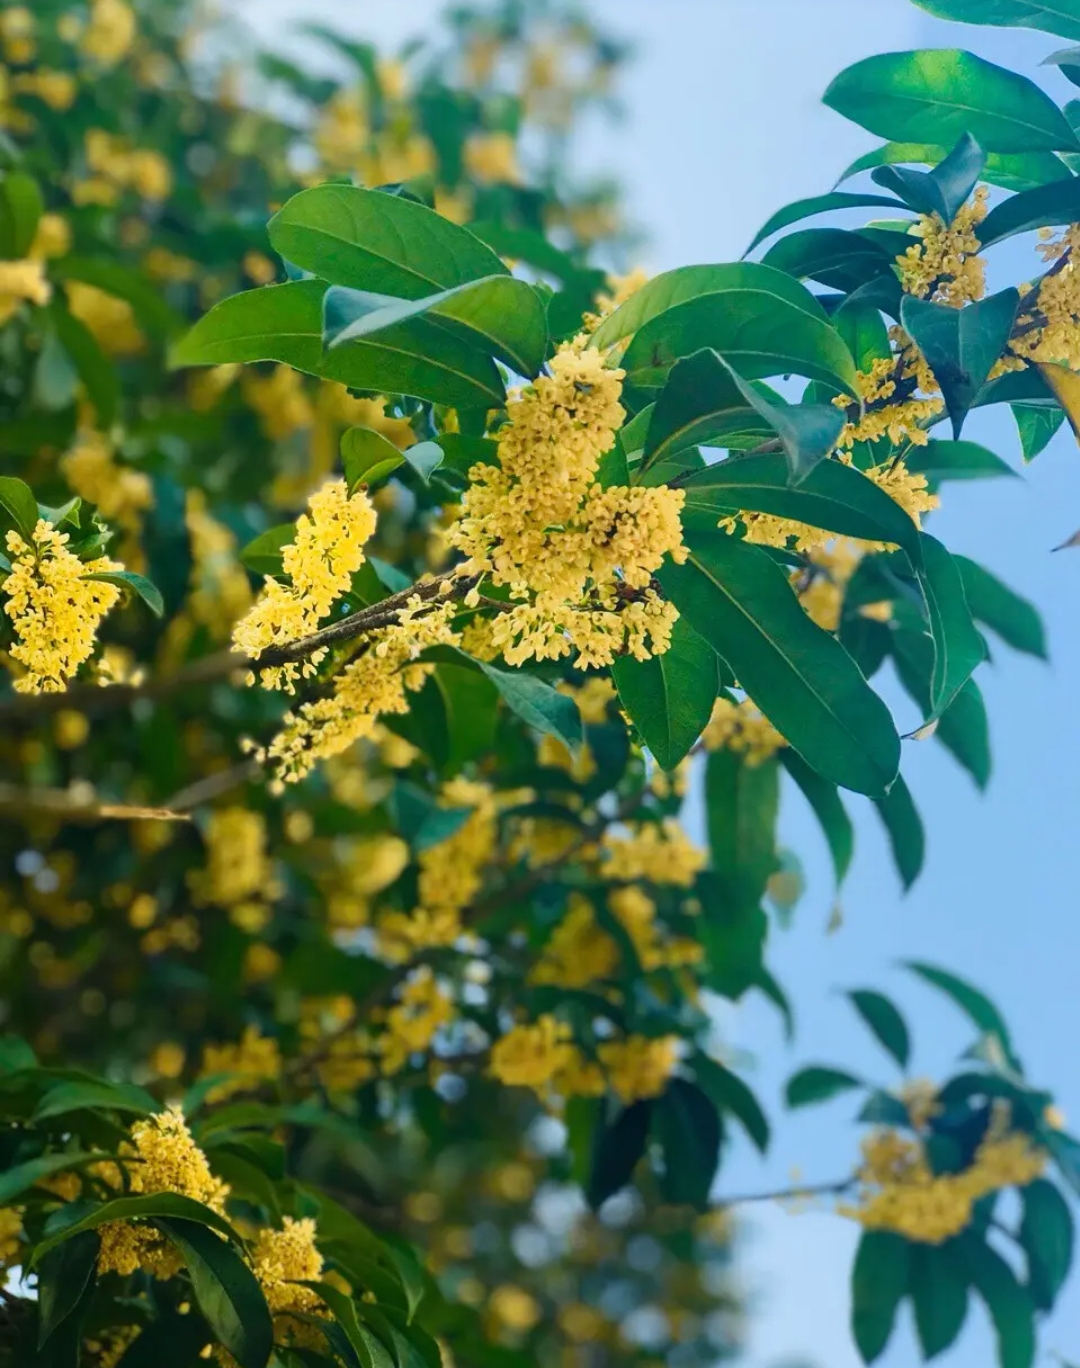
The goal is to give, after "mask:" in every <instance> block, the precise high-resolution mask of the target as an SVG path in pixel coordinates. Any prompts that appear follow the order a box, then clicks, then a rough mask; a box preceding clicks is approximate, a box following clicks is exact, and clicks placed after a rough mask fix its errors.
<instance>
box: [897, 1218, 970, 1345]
mask: <svg viewBox="0 0 1080 1368" xmlns="http://www.w3.org/2000/svg"><path fill="white" fill-rule="evenodd" d="M910 1290H911V1300H912V1302H913V1304H914V1307H915V1328H916V1329H917V1330H918V1332H919V1344H920V1345H921V1346H922V1352H923V1358H924V1359H932V1358H937V1356H938V1354H942V1353H944V1352H945V1350H946V1349H948V1347H949V1346H950V1345H951V1344H952V1343H954V1341H955V1340H956V1338H957V1336H958V1335H959V1334H960V1331H961V1330H962V1329H963V1328H964V1320H965V1318H966V1316H967V1304H968V1279H967V1265H966V1264H965V1262H964V1259H963V1256H962V1254H961V1252H960V1250H959V1249H957V1248H956V1247H955V1245H954V1244H952V1243H949V1244H946V1245H927V1244H915V1245H912V1249H911V1275H910Z"/></svg>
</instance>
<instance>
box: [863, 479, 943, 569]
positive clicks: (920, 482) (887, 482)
mask: <svg viewBox="0 0 1080 1368" xmlns="http://www.w3.org/2000/svg"><path fill="white" fill-rule="evenodd" d="M866 475H867V478H868V479H871V480H873V482H874V484H876V485H877V487H878V488H879V489H883V490H884V491H885V493H886V494H888V496H889V498H890V499H892V500H894V501H895V502H896V503H898V504H899V505H900V507H901V508H902V509H903V510H904V512H905V513H906V514H907V515H908V517H909V518H910V519H911V521H912V522H913V523H914V524H915V526H916V527H921V526H922V515H923V514H924V513H932V512H933V511H934V509H935V508H939V507H940V506H941V500H940V499H939V498H938V496H937V495H936V494H931V492H930V488H929V483H928V481H927V478H926V476H925V475H913V474H912V473H911V471H910V470H908V468H907V466H906V465H905V464H904V463H903V461H891V462H889V463H887V464H886V465H879V466H874V468H873V469H872V470H868V471H867V472H866ZM862 545H863V547H864V549H866V550H882V549H884V548H885V547H886V546H887V545H888V543H887V542H863V543H862Z"/></svg>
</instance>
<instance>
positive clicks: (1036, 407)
mask: <svg viewBox="0 0 1080 1368" xmlns="http://www.w3.org/2000/svg"><path fill="white" fill-rule="evenodd" d="M1012 412H1013V417H1014V418H1015V419H1016V430H1017V432H1018V433H1019V434H1020V449H1021V451H1022V452H1023V454H1024V460H1025V461H1033V460H1034V459H1035V457H1036V456H1038V455H1039V453H1040V452H1042V451H1045V450H1046V448H1047V447H1048V446H1049V445H1050V442H1051V441H1052V439H1053V438H1054V437H1055V436H1056V435H1057V433H1058V431H1059V430H1060V428H1061V425H1062V423H1064V421H1065V414H1064V413H1063V412H1062V410H1061V409H1059V408H1057V407H1054V408H1051V407H1050V406H1049V405H1047V404H1024V403H1020V404H1013V405H1012Z"/></svg>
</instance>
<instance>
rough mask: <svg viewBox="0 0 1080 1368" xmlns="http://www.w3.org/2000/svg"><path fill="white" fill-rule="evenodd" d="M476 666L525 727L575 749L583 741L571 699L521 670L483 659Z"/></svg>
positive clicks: (578, 715) (579, 722)
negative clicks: (508, 668)
mask: <svg viewBox="0 0 1080 1368" xmlns="http://www.w3.org/2000/svg"><path fill="white" fill-rule="evenodd" d="M477 664H478V665H479V666H480V669H481V670H482V671H483V672H484V674H485V675H487V677H488V679H490V680H491V682H492V683H493V684H494V685H495V687H496V689H498V691H499V693H500V695H501V696H502V700H503V702H504V703H505V704H506V705H507V707H508V708H510V710H511V711H512V712H515V713H517V715H518V717H520V718H521V720H522V721H523V722H524V723H525V725H526V726H529V727H535V728H536V730H537V731H538V732H540V733H541V734H542V735H545V736H554V737H555V738H556V739H557V740H559V741H561V742H562V743H563V744H564V745H565V746H568V747H569V748H570V749H571V750H577V748H578V747H579V746H580V745H581V742H582V730H581V714H580V713H579V712H578V706H577V704H576V703H575V702H574V700H573V699H572V698H567V697H566V695H565V694H561V693H559V692H558V691H557V690H556V689H553V688H552V687H551V685H550V684H546V683H545V682H544V681H543V680H542V679H538V678H537V676H536V675H531V674H528V673H527V672H526V671H524V670H504V669H501V668H500V667H499V666H497V665H489V664H488V663H487V661H486V660H481V661H478V662H477ZM568 705H569V706H568Z"/></svg>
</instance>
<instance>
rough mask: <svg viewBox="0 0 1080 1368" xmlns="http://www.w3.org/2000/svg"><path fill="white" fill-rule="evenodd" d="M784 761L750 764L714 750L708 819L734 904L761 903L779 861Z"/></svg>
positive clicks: (715, 861)
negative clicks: (780, 763)
mask: <svg viewBox="0 0 1080 1368" xmlns="http://www.w3.org/2000/svg"><path fill="white" fill-rule="evenodd" d="M779 803H780V787H779V772H778V764H777V761H776V760H775V759H769V760H766V761H763V762H762V763H761V764H760V765H750V764H747V763H746V761H745V760H744V759H743V757H742V756H740V755H738V754H737V753H736V752H735V751H732V750H727V749H724V750H717V751H713V752H712V753H711V754H710V755H709V757H708V760H707V762H706V765H705V820H706V828H707V831H708V835H709V849H710V851H711V854H712V868H713V872H714V876H715V878H716V880H717V882H718V883H719V885H720V887H721V888H722V889H723V891H724V896H725V898H726V900H727V902H728V903H729V905H731V906H733V907H736V908H739V909H746V910H749V909H752V908H755V907H757V906H758V904H759V903H760V901H761V898H762V895H763V894H764V892H765V886H766V884H767V883H768V881H769V878H770V876H771V875H772V874H773V873H775V871H776V869H777V865H778V860H777V853H776V818H777V813H778V810H779Z"/></svg>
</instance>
